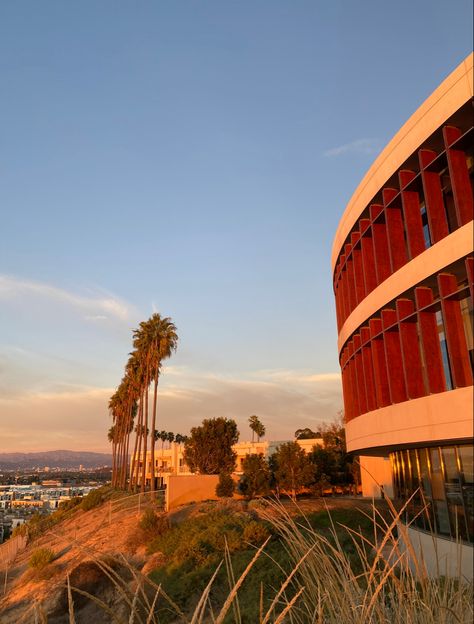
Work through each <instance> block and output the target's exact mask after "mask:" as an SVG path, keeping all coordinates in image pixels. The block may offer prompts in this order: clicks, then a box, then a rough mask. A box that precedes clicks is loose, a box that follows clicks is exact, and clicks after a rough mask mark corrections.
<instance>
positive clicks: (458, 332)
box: [438, 273, 472, 388]
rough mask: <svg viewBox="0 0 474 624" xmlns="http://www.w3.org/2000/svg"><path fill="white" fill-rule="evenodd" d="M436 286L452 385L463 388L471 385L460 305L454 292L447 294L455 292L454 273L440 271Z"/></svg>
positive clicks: (470, 372) (456, 285) (456, 286)
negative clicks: (439, 299)
mask: <svg viewBox="0 0 474 624" xmlns="http://www.w3.org/2000/svg"><path fill="white" fill-rule="evenodd" d="M438 286H439V291H440V294H441V297H442V299H441V307H442V310H443V317H444V327H445V331H446V342H447V344H448V353H449V360H450V363H451V374H452V376H453V381H454V386H455V387H456V388H463V387H465V386H470V385H472V371H471V365H470V362H469V352H468V350H467V343H466V335H465V333H464V325H463V322H462V316H461V307H460V305H459V301H458V299H457V297H456V295H455V294H454V296H452V297H450V296H449V295H453V293H455V292H456V290H457V288H458V284H457V281H456V278H455V277H454V275H449V274H448V273H440V274H439V275H438Z"/></svg>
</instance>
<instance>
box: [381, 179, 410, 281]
mask: <svg viewBox="0 0 474 624" xmlns="http://www.w3.org/2000/svg"><path fill="white" fill-rule="evenodd" d="M397 195H398V191H397V189H392V188H385V189H383V191H382V197H383V205H384V207H385V221H386V223H387V237H388V248H389V250H390V260H391V264H392V272H393V273H395V271H398V269H399V268H400V267H402V266H403V265H404V264H406V262H407V253H406V245H405V235H404V232H403V219H402V210H401V208H400V205H399V203H398V202H399V200H396V199H395V198H396V196H397Z"/></svg>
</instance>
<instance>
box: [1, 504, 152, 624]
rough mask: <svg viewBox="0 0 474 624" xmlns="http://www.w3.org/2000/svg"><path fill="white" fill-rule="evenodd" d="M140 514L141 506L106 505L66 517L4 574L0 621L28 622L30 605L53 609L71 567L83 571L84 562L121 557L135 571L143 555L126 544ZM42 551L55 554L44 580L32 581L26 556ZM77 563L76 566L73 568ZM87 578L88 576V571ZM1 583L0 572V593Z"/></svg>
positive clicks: (31, 619) (11, 623)
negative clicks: (113, 507) (49, 550)
mask: <svg viewBox="0 0 474 624" xmlns="http://www.w3.org/2000/svg"><path fill="white" fill-rule="evenodd" d="M142 511H143V507H141V508H140V512H139V510H138V507H137V505H136V504H134V505H133V506H132V505H131V506H129V508H125V509H120V510H115V511H114V510H113V509H112V508H111V507H109V504H108V503H105V504H103V505H101V506H100V507H98V508H96V509H92V510H91V511H87V512H86V511H83V510H78V511H77V512H76V513H75V514H74V515H73V516H72V517H71V518H69V519H67V520H64V521H63V522H62V523H60V524H58V525H57V526H55V527H54V528H53V529H51V530H50V531H48V532H47V533H45V534H44V535H43V536H41V537H40V538H38V539H36V540H35V541H34V542H32V543H30V544H29V545H28V546H27V547H26V549H25V550H24V551H23V552H21V553H19V554H18V555H17V557H16V559H15V561H14V562H13V563H12V564H11V566H10V569H9V570H8V575H7V585H6V593H5V595H4V596H3V598H2V599H1V600H0V623H1V624H23V623H24V624H29V623H30V622H34V621H35V615H34V612H35V604H37V605H43V609H44V610H45V611H46V612H50V613H51V612H53V613H54V612H55V611H57V608H56V607H57V606H58V603H59V602H60V601H61V599H62V595H63V593H64V587H65V579H66V574H71V573H72V572H73V571H74V570H75V569H78V570H81V569H82V570H83V571H84V570H85V569H86V568H87V566H86V567H84V566H85V562H90V561H91V560H93V559H94V558H96V557H97V556H101V555H107V556H124V557H126V559H127V560H128V561H130V562H132V563H133V564H134V565H135V566H137V567H139V568H140V567H141V566H142V565H143V564H144V562H145V560H144V552H143V549H140V547H139V544H136V543H135V545H133V544H132V543H131V538H132V537H133V535H134V533H136V530H137V524H138V520H139V517H140V513H141V512H142ZM42 547H45V548H50V549H51V550H53V552H54V553H55V555H56V558H55V560H54V562H53V563H52V564H51V565H50V566H49V569H48V570H47V571H45V574H44V576H48V578H43V579H41V578H35V577H34V575H33V574H32V572H31V570H30V569H29V567H28V561H29V558H30V556H31V554H32V552H33V551H34V550H35V549H37V548H42ZM79 564H82V568H81V567H79V568H78V566H79ZM79 576H80V575H79ZM89 576H90V577H91V578H93V577H94V572H93V571H92V570H91V571H90V573H89ZM4 581H5V572H4V571H1V572H0V587H1V590H0V593H1V595H3V594H4V591H3V590H4ZM111 598H112V597H111ZM37 610H38V609H37ZM62 621H67V620H66V619H62V618H59V619H58V618H54V619H51V618H48V624H50V622H51V623H52V622H58V623H59V622H62ZM78 621H79V620H78ZM83 621H88V620H83ZM89 621H92V620H90V619H89Z"/></svg>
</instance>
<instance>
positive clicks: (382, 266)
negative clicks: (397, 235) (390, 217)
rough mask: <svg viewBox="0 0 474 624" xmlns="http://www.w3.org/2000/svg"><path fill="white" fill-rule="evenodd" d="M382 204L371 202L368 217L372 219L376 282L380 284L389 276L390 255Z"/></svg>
mask: <svg viewBox="0 0 474 624" xmlns="http://www.w3.org/2000/svg"><path fill="white" fill-rule="evenodd" d="M382 213H383V206H380V205H377V204H373V205H372V206H371V207H370V217H371V219H372V239H373V243H374V260H375V270H376V273H377V283H378V284H380V283H381V282H383V281H384V280H386V279H387V277H389V276H390V273H391V267H390V256H389V251H388V241H387V229H386V226H385V218H384V215H383V214H382Z"/></svg>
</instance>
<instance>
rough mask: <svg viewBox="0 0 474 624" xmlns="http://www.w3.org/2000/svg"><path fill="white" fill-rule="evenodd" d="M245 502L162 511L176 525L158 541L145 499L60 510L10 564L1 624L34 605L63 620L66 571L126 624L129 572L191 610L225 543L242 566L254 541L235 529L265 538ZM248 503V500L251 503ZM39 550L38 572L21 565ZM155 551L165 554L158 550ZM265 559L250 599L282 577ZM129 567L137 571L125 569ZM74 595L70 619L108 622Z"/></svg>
mask: <svg viewBox="0 0 474 624" xmlns="http://www.w3.org/2000/svg"><path fill="white" fill-rule="evenodd" d="M358 502H360V501H358ZM334 503H335V504H336V506H337V508H338V509H339V510H343V511H344V513H345V514H347V509H348V508H349V509H353V505H354V501H342V500H339V501H336V500H335V501H334V502H333V501H329V505H330V506H333V505H334ZM302 505H303V508H304V510H305V511H306V512H314V510H315V509H316V510H319V511H320V512H321V513H325V512H322V511H321V510H323V509H324V506H325V504H324V503H323V502H322V501H302ZM247 507H248V505H247V503H245V502H244V501H230V502H228V503H224V502H223V503H207V504H200V505H197V504H194V505H193V504H191V505H188V506H185V507H183V508H180V509H178V510H176V511H174V512H172V513H171V514H164V513H163V514H161V518H162V519H163V522H164V524H163V526H167V527H168V526H170V527H175V529H173V532H171V530H170V529H166V530H165V534H164V539H161V541H160V540H158V543H157V542H156V538H155V539H153V535H157V536H159V535H160V534H161V533H162V532H161V531H159V530H157V528H156V527H153V530H152V532H151V533H150V532H149V533H148V534H145V533H144V532H143V530H141V529H140V528H139V522H140V519H141V518H143V513H144V510H146V509H147V508H149V504H148V505H147V504H145V505H144V501H143V498H142V497H137V496H135V497H127V498H121V499H119V500H112V501H110V502H105V503H103V504H102V505H100V506H99V507H96V508H94V509H91V510H90V511H84V510H82V509H76V510H71V511H70V512H67V513H69V517H67V518H65V519H64V520H63V521H61V522H59V523H58V524H56V525H55V526H54V527H52V528H51V529H50V530H49V531H47V532H46V533H45V534H43V535H41V536H40V537H38V538H37V539H35V540H34V541H33V542H32V543H30V544H29V545H28V546H27V547H26V549H25V550H24V551H23V552H20V553H19V554H18V555H17V557H16V559H15V561H14V562H13V563H12V564H11V565H10V566H9V569H8V578H7V592H6V596H5V598H4V599H3V600H1V601H0V614H1V616H0V622H1V623H2V624H30V622H31V623H33V622H34V621H35V605H37V606H36V610H37V615H38V616H39V614H40V613H41V612H43V611H44V613H45V614H47V618H48V619H47V623H48V624H66V623H67V622H69V619H68V615H67V611H68V601H67V590H66V584H65V582H66V577H67V575H69V577H70V581H71V585H72V586H73V587H75V588H78V589H79V590H82V591H86V592H88V593H92V594H93V595H95V596H96V597H98V598H100V600H102V601H103V602H104V603H105V604H106V605H107V606H108V607H109V608H111V609H113V612H114V613H115V616H116V617H117V618H119V619H120V621H128V613H129V612H128V611H127V609H128V605H127V600H126V599H125V596H124V592H125V594H126V595H128V597H129V599H133V592H134V590H135V587H136V582H135V580H134V578H133V574H137V573H139V572H140V571H142V572H143V573H145V574H149V573H150V572H151V571H152V570H154V569H156V572H155V573H154V575H153V579H154V580H155V581H156V582H157V583H158V584H161V583H163V586H164V587H165V589H166V591H170V592H171V594H172V596H171V597H172V599H173V600H174V601H177V604H178V606H179V605H181V607H182V608H185V609H186V608H187V607H189V606H191V608H193V607H194V605H195V604H196V602H197V600H198V599H199V596H200V594H201V592H202V591H203V589H204V587H205V585H206V583H207V581H208V580H209V579H210V577H211V576H212V573H213V571H214V570H215V568H216V567H217V566H218V564H219V562H220V561H221V560H222V557H223V555H224V543H225V541H227V543H228V546H229V548H230V550H231V551H232V552H233V555H232V556H233V558H234V560H235V564H236V570H237V571H239V570H241V569H243V567H245V565H247V563H248V561H249V560H250V559H251V557H252V556H253V553H254V549H255V546H251V545H250V544H247V545H245V544H244V543H243V542H242V541H240V546H239V539H238V531H239V530H240V528H243V529H245V527H248V528H249V529H250V531H248V530H246V531H244V533H241V535H242V536H243V537H244V539H245V540H249V541H250V542H252V541H254V538H255V536H256V537H257V540H258V541H257V542H256V543H261V542H262V541H263V540H264V539H265V538H266V536H267V535H268V530H267V529H266V530H264V531H263V532H262V531H261V530H259V528H258V527H257V529H256V528H255V525H256V524H259V523H258V522H255V520H258V516H257V515H256V512H255V511H254V510H253V509H252V510H250V509H247ZM254 507H255V506H254V505H253V506H252V508H254ZM293 511H295V510H294V509H293ZM299 511H301V508H300V510H299ZM356 515H358V514H356ZM158 517H160V514H158ZM325 524H326V525H327V523H325ZM177 527H180V528H181V527H182V532H178V533H176V528H177ZM224 534H225V538H224ZM168 536H169V537H168ZM176 540H177V542H176ZM196 540H197V541H196ZM236 540H237V541H236ZM147 546H148V549H147ZM39 548H49V549H51V550H52V551H53V552H54V554H55V559H54V561H53V563H51V564H50V565H49V566H47V568H46V569H45V571H44V572H43V573H41V574H39V575H38V574H35V573H34V572H33V571H32V570H31V569H30V568H29V566H28V562H29V560H30V557H31V555H32V554H33V552H35V551H36V550H37V549H39ZM160 548H162V549H163V552H164V553H165V554H163V552H160V550H159V549H160ZM203 548H204V550H202V549H203ZM249 548H250V550H249ZM242 549H243V550H242ZM268 551H269V554H270V555H271V556H272V557H276V558H279V557H280V555H281V553H282V550H281V547H280V546H279V545H278V543H277V542H272V544H270V545H269V547H268ZM199 552H201V555H200V554H199ZM203 556H204V559H203ZM97 560H102V561H105V562H106V565H107V566H111V568H113V570H114V572H113V573H114V574H117V575H118V577H119V578H121V579H122V580H121V581H120V582H121V583H122V585H123V588H124V589H123V591H121V590H120V591H119V590H118V589H117V587H115V586H114V583H113V582H112V581H111V580H110V579H108V578H107V576H106V575H104V573H103V571H101V570H99V569H98V568H97V565H96V563H95V562H96V561H97ZM269 561H270V560H269V559H264V560H262V562H261V563H260V564H259V569H258V570H257V571H256V574H257V577H256V579H258V582H253V583H250V587H251V589H248V590H247V591H250V593H249V594H248V598H249V601H250V603H253V602H255V601H256V602H255V604H257V603H258V596H257V594H258V592H259V591H260V590H259V587H260V584H261V583H265V584H266V585H267V586H268V587H275V586H277V585H278V584H280V583H281V578H283V577H281V573H280V572H278V571H276V572H275V571H273V570H271V569H270V568H272V564H270V563H269ZM167 564H169V565H167ZM130 566H131V567H130ZM131 568H133V570H135V571H136V572H131ZM4 573H5V568H4V567H3V568H2V565H1V547H0V581H1V582H2V584H3V579H4ZM239 573H240V572H239ZM280 577H281V578H280ZM218 581H219V582H218V583H217V585H218V589H219V591H221V592H222V591H224V594H222V596H221V595H220V594H219V591H217V594H216V596H215V597H216V599H217V600H218V602H221V599H222V597H225V591H226V588H228V584H227V579H226V573H225V568H222V571H221V579H218ZM149 590H150V591H148V594H150V593H151V590H152V588H151V586H150V588H149ZM183 590H185V595H183ZM272 591H273V590H272ZM255 592H257V593H255ZM254 593H255V596H254ZM73 600H74V610H75V621H76V624H88V623H89V622H103V623H104V624H106V623H107V622H109V621H113V619H112V620H111V619H110V617H109V616H107V614H106V613H105V612H104V611H103V609H101V608H99V607H98V606H97V605H96V604H94V602H92V601H91V600H89V599H86V598H84V597H83V596H81V595H79V594H78V593H77V592H74V594H73ZM150 600H151V599H150ZM188 603H189V604H188ZM245 608H246V605H245V601H244V602H243V603H242V609H243V610H244V612H245ZM248 608H249V609H250V610H252V609H253V608H254V605H253V604H250V606H248ZM251 618H252V616H250V619H247V618H244V621H246V622H247V621H252V619H251ZM160 621H162V620H161V619H160ZM163 621H170V622H171V621H174V619H173V618H171V619H169V618H168V617H165V618H164V620H163Z"/></svg>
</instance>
